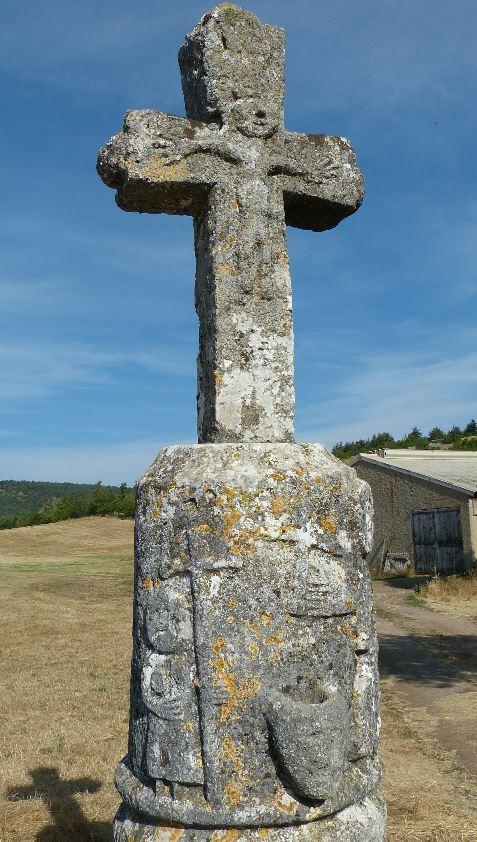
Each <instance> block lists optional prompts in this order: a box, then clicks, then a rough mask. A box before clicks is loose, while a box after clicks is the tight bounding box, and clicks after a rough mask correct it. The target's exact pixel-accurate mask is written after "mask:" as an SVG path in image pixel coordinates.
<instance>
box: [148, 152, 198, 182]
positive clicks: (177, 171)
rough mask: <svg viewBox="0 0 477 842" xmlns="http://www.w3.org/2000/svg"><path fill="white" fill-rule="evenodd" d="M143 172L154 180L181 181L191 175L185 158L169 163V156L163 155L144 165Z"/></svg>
mask: <svg viewBox="0 0 477 842" xmlns="http://www.w3.org/2000/svg"><path fill="white" fill-rule="evenodd" d="M143 173H144V175H145V177H146V178H150V179H153V180H154V181H181V180H182V179H183V178H184V179H186V178H189V176H190V172H189V169H188V167H187V164H186V162H185V161H184V159H181V160H179V161H176V162H174V163H172V164H171V163H167V158H163V157H162V155H159V156H158V157H157V158H154V159H153V160H152V161H150V162H149V166H148V167H144V170H143Z"/></svg>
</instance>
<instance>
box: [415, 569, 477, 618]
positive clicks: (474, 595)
mask: <svg viewBox="0 0 477 842" xmlns="http://www.w3.org/2000/svg"><path fill="white" fill-rule="evenodd" d="M418 599H420V600H422V604H423V605H425V606H426V607H427V608H431V609H432V610H433V611H441V612H442V613H443V614H448V615H450V616H451V617H463V618H466V619H468V620H473V621H474V622H475V621H477V573H471V574H469V575H468V576H447V577H444V578H442V577H441V578H435V579H430V580H429V582H427V583H426V584H423V585H420V586H419V587H418Z"/></svg>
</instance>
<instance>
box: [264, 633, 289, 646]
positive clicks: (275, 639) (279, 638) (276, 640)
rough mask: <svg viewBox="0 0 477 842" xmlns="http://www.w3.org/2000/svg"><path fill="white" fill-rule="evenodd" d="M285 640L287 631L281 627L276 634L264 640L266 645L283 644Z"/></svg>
mask: <svg viewBox="0 0 477 842" xmlns="http://www.w3.org/2000/svg"><path fill="white" fill-rule="evenodd" d="M284 641H285V632H284V631H282V629H279V630H278V631H277V632H276V634H270V635H268V637H266V638H265V640H264V641H263V642H264V643H265V645H266V646H281V644H282V643H284Z"/></svg>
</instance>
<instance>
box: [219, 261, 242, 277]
mask: <svg viewBox="0 0 477 842" xmlns="http://www.w3.org/2000/svg"><path fill="white" fill-rule="evenodd" d="M217 274H218V275H219V277H224V276H225V275H230V277H232V278H236V277H237V275H238V272H237V271H236V270H235V269H232V267H231V266H227V264H226V263H220V264H219V266H217Z"/></svg>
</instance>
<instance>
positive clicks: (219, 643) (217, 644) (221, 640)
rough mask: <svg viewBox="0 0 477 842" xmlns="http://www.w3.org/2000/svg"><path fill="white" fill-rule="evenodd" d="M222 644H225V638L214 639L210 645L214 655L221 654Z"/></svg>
mask: <svg viewBox="0 0 477 842" xmlns="http://www.w3.org/2000/svg"><path fill="white" fill-rule="evenodd" d="M224 645H225V638H223V637H218V638H217V640H216V641H215V643H214V644H213V646H212V652H213V653H214V654H215V655H221V654H222V649H223V648H224Z"/></svg>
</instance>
